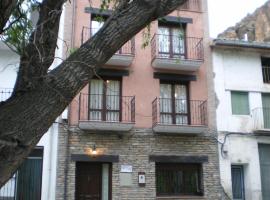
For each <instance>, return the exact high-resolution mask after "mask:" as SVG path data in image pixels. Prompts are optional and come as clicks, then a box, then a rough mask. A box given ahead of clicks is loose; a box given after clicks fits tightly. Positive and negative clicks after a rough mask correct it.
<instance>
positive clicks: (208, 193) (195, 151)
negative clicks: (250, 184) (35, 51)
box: [57, 0, 221, 200]
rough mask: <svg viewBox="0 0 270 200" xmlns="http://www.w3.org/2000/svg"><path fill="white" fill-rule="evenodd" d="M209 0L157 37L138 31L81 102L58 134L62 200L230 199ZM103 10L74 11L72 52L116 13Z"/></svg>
mask: <svg viewBox="0 0 270 200" xmlns="http://www.w3.org/2000/svg"><path fill="white" fill-rule="evenodd" d="M206 2H207V1H204V0H202V1H201V0H189V1H188V2H187V3H186V4H184V5H182V6H181V7H180V8H179V9H178V10H176V11H174V12H172V13H171V14H170V15H168V16H166V17H164V18H162V19H160V20H158V21H154V22H153V23H151V26H150V38H149V32H148V30H147V29H145V30H142V31H141V32H140V33H138V34H137V35H135V36H134V37H133V38H132V39H131V40H130V41H128V42H127V43H126V44H125V45H124V46H123V47H122V48H121V49H119V51H118V52H116V54H115V55H114V56H113V57H112V58H111V59H110V60H109V61H108V62H107V63H106V65H104V66H102V69H101V70H100V71H97V74H96V76H95V77H94V78H93V79H92V80H91V81H90V82H89V84H88V85H87V86H86V87H85V88H84V89H83V90H82V91H81V92H80V93H79V94H78V95H77V97H76V98H75V99H74V100H73V101H72V103H71V104H70V106H69V117H68V120H67V124H66V125H63V126H62V129H61V130H60V131H59V163H58V166H59V167H58V180H57V199H72V200H73V199H76V200H86V199H87V200H111V199H113V200H120V199H126V200H133V199H134V200H135V199H136V200H141V199H147V200H151V199H183V198H189V199H221V191H220V183H219V166H218V154H217V142H216V139H215V131H214V129H215V128H214V126H212V125H211V120H210V119H211V117H212V114H211V110H210V109H209V101H208V99H209V96H211V95H210V94H209V91H208V87H207V84H208V79H207V77H208V76H207V70H208V69H207V66H208V65H207V56H208V53H209V52H208V48H206V47H205V46H206V45H204V44H205V43H206V40H207V38H208V28H207V27H208V21H207V5H206ZM99 8H100V1H98V0H94V1H91V5H90V4H89V1H87V0H80V1H77V0H74V1H72V3H71V4H69V5H67V6H66V7H65V20H66V21H65V26H66V29H65V30H66V31H65V32H66V35H65V38H64V39H65V40H66V41H68V44H69V45H70V47H71V48H78V47H80V45H81V44H82V43H83V42H84V41H86V40H88V39H89V38H91V37H92V36H93V35H94V34H95V33H96V32H97V31H98V29H99V28H100V27H102V25H103V21H104V20H106V19H107V18H108V17H110V15H111V13H112V12H113V11H112V10H110V9H108V10H103V11H100V9H99ZM147 42H148V45H146V46H145V44H146V43H147ZM143 46H145V47H143ZM210 99H211V98H210Z"/></svg>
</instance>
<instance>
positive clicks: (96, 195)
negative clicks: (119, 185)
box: [76, 162, 102, 200]
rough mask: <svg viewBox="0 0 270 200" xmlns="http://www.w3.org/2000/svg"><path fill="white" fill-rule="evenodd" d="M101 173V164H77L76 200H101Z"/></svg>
mask: <svg viewBox="0 0 270 200" xmlns="http://www.w3.org/2000/svg"><path fill="white" fill-rule="evenodd" d="M101 172H102V165H101V164H99V163H87V162H78V163H77V164H76V200H101V191H102V188H101V187H102V186H101V185H102V183H101V181H102V179H101V178H102V173H101Z"/></svg>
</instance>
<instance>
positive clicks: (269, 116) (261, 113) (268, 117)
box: [252, 107, 270, 136]
mask: <svg viewBox="0 0 270 200" xmlns="http://www.w3.org/2000/svg"><path fill="white" fill-rule="evenodd" d="M252 119H253V125H254V128H253V130H254V132H255V133H257V134H260V135H261V134H262V135H264V134H266V135H268V136H269V135H270V107H263V108H255V109H254V110H252Z"/></svg>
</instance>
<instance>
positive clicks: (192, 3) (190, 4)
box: [179, 0, 202, 12]
mask: <svg viewBox="0 0 270 200" xmlns="http://www.w3.org/2000/svg"><path fill="white" fill-rule="evenodd" d="M179 10H187V11H195V12H201V11H202V4H201V0H188V1H187V2H186V3H184V4H183V5H182V6H180V7H179Z"/></svg>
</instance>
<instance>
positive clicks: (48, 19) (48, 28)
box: [15, 0, 66, 92]
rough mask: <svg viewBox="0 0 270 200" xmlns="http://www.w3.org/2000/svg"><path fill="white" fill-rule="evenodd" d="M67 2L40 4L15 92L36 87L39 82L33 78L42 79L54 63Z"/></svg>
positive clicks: (24, 53)
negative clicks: (61, 21)
mask: <svg viewBox="0 0 270 200" xmlns="http://www.w3.org/2000/svg"><path fill="white" fill-rule="evenodd" d="M65 2H66V0H58V1H55V0H44V1H43V2H42V3H41V4H40V6H39V19H38V22H37V24H36V28H35V29H34V32H33V33H32V34H31V36H30V39H29V43H28V45H27V46H26V47H25V49H24V51H23V52H22V55H21V62H20V63H21V64H20V67H19V73H18V77H17V81H16V85H15V92H18V91H20V92H22V91H27V90H29V89H31V88H34V87H36V84H38V82H36V81H35V80H33V78H32V77H37V76H40V77H42V76H44V75H46V74H47V71H48V68H49V67H50V66H51V64H52V62H53V57H54V53H55V49H56V45H57V38H58V30H59V23H60V17H61V14H62V6H63V4H64V3H65ZM48 58H50V59H48Z"/></svg>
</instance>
